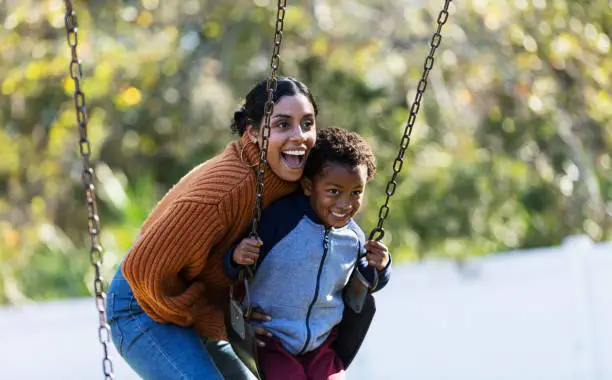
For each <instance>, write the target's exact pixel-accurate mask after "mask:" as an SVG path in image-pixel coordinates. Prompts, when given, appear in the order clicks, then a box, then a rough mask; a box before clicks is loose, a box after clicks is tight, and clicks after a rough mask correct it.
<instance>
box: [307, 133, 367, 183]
mask: <svg viewBox="0 0 612 380" xmlns="http://www.w3.org/2000/svg"><path fill="white" fill-rule="evenodd" d="M330 162H334V163H338V164H346V165H349V166H351V167H356V166H359V165H365V166H366V168H367V174H366V176H367V180H368V181H369V180H371V179H372V178H373V177H374V175H375V174H376V160H375V158H374V154H373V153H372V148H370V146H369V145H368V143H367V142H366V141H365V140H364V138H363V137H361V135H359V134H358V133H357V132H350V131H347V130H346V129H344V128H339V127H328V128H324V129H321V130H319V131H318V132H317V142H316V144H315V146H314V148H312V150H311V151H310V154H309V155H308V159H307V161H306V166H305V167H304V177H306V178H310V179H314V178H315V176H317V175H318V174H321V173H322V172H323V168H324V166H325V165H326V164H327V163H330Z"/></svg>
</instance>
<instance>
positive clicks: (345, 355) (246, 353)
mask: <svg viewBox="0 0 612 380" xmlns="http://www.w3.org/2000/svg"><path fill="white" fill-rule="evenodd" d="M451 1H452V0H445V2H444V7H443V8H442V10H441V11H440V13H439V15H438V19H437V23H438V28H437V30H436V31H435V33H434V34H433V37H432V39H431V42H430V50H429V54H428V55H427V57H426V59H425V63H424V65H423V72H422V75H421V79H420V80H419V83H418V85H417V92H416V95H415V98H414V100H413V103H412V106H411V107H410V114H409V117H408V121H407V123H406V126H405V128H404V134H403V136H402V139H401V141H400V147H399V150H398V154H397V157H396V158H395V161H394V162H393V173H392V175H391V179H390V180H389V182H388V183H387V187H386V189H385V194H386V197H385V202H384V203H383V205H382V206H381V207H380V209H379V212H378V224H377V226H376V227H375V228H374V229H373V230H372V231H371V232H370V236H369V240H381V239H382V238H383V237H384V235H385V230H384V228H383V224H384V221H385V219H386V218H387V216H388V215H389V212H390V207H389V201H390V199H391V197H392V196H393V194H394V193H395V189H396V187H397V176H398V174H399V173H400V171H401V169H402V166H403V164H404V161H403V158H404V154H405V153H406V149H407V148H408V145H409V144H410V139H411V137H410V136H411V134H412V128H413V126H414V122H415V121H416V116H417V114H418V112H419V108H420V106H421V100H422V98H423V94H424V92H425V89H426V87H427V79H428V77H429V72H430V71H431V69H432V68H433V64H434V55H435V52H436V50H437V48H438V47H439V46H440V42H441V41H442V34H441V32H442V27H443V26H444V24H445V23H446V21H447V20H448V15H449V13H448V8H449V6H450V3H451ZM286 3H287V2H286V0H284V1H283V0H279V1H278V8H277V17H276V31H275V34H274V51H273V53H272V60H271V65H270V66H271V75H270V79H269V80H268V83H267V88H266V90H267V92H268V101H267V103H266V105H265V114H264V125H263V127H262V128H263V130H262V136H263V138H262V147H261V151H260V156H259V163H258V166H257V183H256V186H255V192H256V195H255V206H254V208H253V221H252V224H251V233H250V237H252V238H258V233H257V231H258V225H259V218H260V216H261V211H262V210H261V199H262V198H263V192H264V184H263V178H264V171H265V164H266V163H267V161H266V157H267V147H268V137H269V136H270V116H271V115H272V111H273V108H274V102H273V100H272V99H273V95H274V91H276V71H277V69H278V64H279V62H280V58H279V53H280V43H281V41H282V32H283V31H282V29H283V22H284V16H285V7H286ZM254 265H255V264H253V265H251V266H249V267H245V268H243V269H242V270H241V271H240V274H239V279H238V281H237V283H242V288H243V292H244V296H245V303H246V305H245V307H243V306H242V305H241V303H240V301H239V299H238V298H237V297H236V296H235V294H234V286H232V287H231V288H230V301H229V310H228V312H227V313H226V327H227V330H228V338H229V340H230V343H231V344H232V347H233V348H234V351H235V352H236V354H237V355H238V357H240V359H241V360H242V361H243V362H244V364H245V365H246V366H247V367H248V368H249V369H250V370H251V372H252V373H253V374H254V375H255V376H256V377H257V378H258V379H262V378H263V376H262V374H261V373H260V371H259V368H258V366H257V346H256V340H255V333H254V331H253V328H252V327H251V326H250V325H249V324H248V323H247V322H246V320H247V319H248V318H249V316H250V314H251V312H252V307H251V304H250V297H249V281H251V280H252V279H253V276H254ZM374 273H375V274H376V272H374ZM377 282H378V279H377V278H376V277H375V279H374V281H373V282H372V284H368V283H367V281H366V280H365V279H364V278H363V277H362V275H361V274H360V272H359V271H358V270H356V268H355V269H354V270H353V273H352V275H351V277H350V279H349V283H348V285H347V286H346V288H345V290H344V301H345V308H344V314H343V317H342V321H341V322H340V324H339V325H338V327H337V334H338V335H337V338H336V340H335V341H334V343H333V344H332V347H333V349H334V350H335V351H336V354H337V355H338V357H339V358H340V360H342V362H343V363H344V366H345V368H348V367H349V365H350V364H351V362H352V361H353V359H354V358H355V356H356V355H357V352H358V351H359V348H360V347H361V343H362V342H363V340H364V338H365V336H366V334H367V332H368V330H369V328H370V324H371V323H372V320H373V318H374V314H375V313H376V303H375V301H374V296H373V295H372V290H373V289H375V288H376V285H377Z"/></svg>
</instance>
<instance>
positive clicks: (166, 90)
mask: <svg viewBox="0 0 612 380" xmlns="http://www.w3.org/2000/svg"><path fill="white" fill-rule="evenodd" d="M290 4H291V5H290V6H289V8H288V11H287V18H286V23H285V29H286V32H285V35H284V39H283V43H284V45H283V47H282V49H281V56H282V61H281V62H282V63H281V72H282V73H284V74H287V75H292V76H296V77H298V78H299V79H301V80H303V81H304V82H306V83H307V84H309V85H310V86H311V88H312V90H313V92H314V94H315V96H316V97H317V99H318V102H319V103H320V108H321V115H320V117H319V120H318V123H319V125H320V126H325V125H331V124H335V125H342V126H346V127H347V128H349V129H353V130H357V131H359V132H361V133H362V134H364V135H365V136H366V137H367V138H368V140H369V141H370V142H371V144H372V145H373V146H374V148H375V152H376V154H377V157H378V165H379V174H378V176H377V178H376V179H375V181H374V182H373V183H372V184H371V186H370V187H369V188H368V191H367V205H366V207H365V210H364V211H363V213H362V214H361V216H360V221H361V224H362V226H363V227H364V229H365V230H369V229H370V228H372V227H373V226H374V225H375V223H376V219H377V213H378V207H379V205H380V204H381V202H382V201H383V200H384V191H385V183H386V181H387V180H388V178H389V175H390V173H391V168H392V164H393V159H394V157H395V155H396V151H397V147H398V145H399V140H400V136H401V132H402V130H403V126H404V124H405V122H406V119H407V115H408V105H409V103H410V101H411V100H412V99H413V97H414V91H415V86H416V84H417V81H418V78H419V76H420V73H421V70H422V66H423V59H424V58H425V55H426V52H427V50H428V43H429V39H430V36H431V34H432V33H433V31H434V26H435V21H436V19H437V13H438V12H439V9H440V7H441V6H442V4H443V1H441V0H440V1H436V2H422V1H419V2H416V1H413V2H397V1H390V0H339V1H330V0H313V1H301V2H290ZM457 4H458V8H455V7H453V9H452V14H451V18H450V20H449V23H448V24H447V27H446V28H445V30H444V38H443V42H442V46H441V49H440V51H439V54H438V55H437V60H436V65H435V67H434V70H433V71H432V73H431V76H430V82H429V85H428V92H427V94H426V96H425V98H424V104H423V106H422V107H421V113H420V115H419V117H418V119H417V124H416V127H415V131H414V133H413V141H412V143H411V145H410V147H409V149H408V152H407V156H406V159H405V165H404V171H403V173H402V174H401V179H400V184H399V185H398V188H397V192H396V195H395V196H394V198H393V199H392V202H391V214H390V219H389V220H388V223H387V229H386V238H385V241H386V242H387V243H388V244H389V245H390V247H391V249H392V251H393V252H394V255H395V257H396V260H397V259H407V260H414V259H418V258H420V257H423V256H425V255H428V256H438V257H450V258H455V259H461V258H464V257H467V256H472V255H482V254H486V253H491V252H499V251H504V250H513V249H519V248H527V247H535V246H546V245H554V244H558V243H559V242H560V240H561V239H563V238H564V237H565V236H567V235H570V234H577V233H586V234H588V235H589V236H591V237H592V238H593V239H595V240H601V239H610V237H611V236H612V216H611V215H612V202H611V199H612V170H611V166H612V162H611V161H612V158H611V152H612V83H611V82H612V78H611V77H612V76H611V72H612V54H611V53H610V36H611V34H612V10H611V9H610V4H609V2H608V1H606V0H592V1H588V2H587V1H584V0H580V1H579V0H575V1H570V0H495V1H493V0H469V1H464V2H460V3H459V2H458V3H457ZM275 6H276V2H274V1H272V0H254V1H247V0H235V1H231V2H228V1H221V0H208V1H205V0H183V1H177V0H165V1H160V0H141V1H137V0H123V1H112V2H103V1H94V0H91V1H76V3H75V9H76V10H77V14H78V17H79V25H80V27H81V28H80V29H79V49H80V54H81V57H82V60H83V68H84V74H85V81H84V91H85V93H86V99H87V109H88V113H89V133H90V137H91V140H92V143H93V145H92V151H93V153H94V156H95V159H96V175H97V180H98V186H97V194H98V198H99V209H100V213H101V221H102V230H103V235H102V242H103V244H104V246H105V250H106V255H105V267H106V271H107V276H108V275H110V274H111V273H112V270H113V269H114V268H115V267H116V265H117V264H118V263H119V261H120V260H121V258H122V257H123V255H124V253H125V252H126V250H127V249H128V248H129V246H130V244H131V243H132V241H133V239H134V238H135V237H136V235H137V234H138V228H139V226H140V224H141V223H142V221H143V220H144V219H145V218H146V216H147V214H148V212H149V211H150V210H151V208H152V207H153V206H154V205H155V203H156V202H157V200H158V199H159V198H160V197H161V196H162V195H163V194H164V192H165V191H166V190H167V189H168V188H169V187H170V186H172V184H173V183H175V182H176V181H177V180H178V179H179V178H180V177H181V176H182V175H183V174H185V173H186V172H187V171H188V170H189V169H190V168H191V167H193V166H194V165H196V164H197V163H199V162H201V161H203V160H205V159H207V158H209V157H211V156H213V155H214V154H216V153H218V152H220V151H221V149H222V148H223V147H224V145H225V144H226V143H227V142H228V141H229V140H230V139H231V138H233V137H232V136H231V134H230V129H229V123H230V117H231V115H232V111H233V110H234V109H235V108H236V107H238V106H239V104H240V102H241V98H240V97H241V96H243V95H244V94H245V93H246V91H247V90H248V89H249V88H250V87H251V86H252V85H253V84H254V83H255V82H256V81H258V80H259V79H261V78H262V77H263V76H264V75H266V74H267V72H268V65H269V55H270V52H271V39H272V34H273V29H272V28H273V22H274V14H275V10H274V7H275ZM381 20H384V21H381ZM0 22H1V23H2V26H3V27H2V28H1V29H0V73H2V75H0V86H1V88H0V91H2V97H0V125H2V128H1V129H0V146H1V147H2V148H1V150H0V158H1V159H0V303H16V302H20V301H23V300H27V299H48V298H59V297H71V296H77V295H83V294H86V293H87V292H88V291H90V290H91V289H90V288H91V285H90V284H91V282H92V281H91V276H92V270H91V268H90V264H89V257H88V236H87V232H86V231H87V228H86V208H85V204H84V195H83V191H82V185H81V183H80V170H81V162H80V157H79V155H78V145H77V136H78V133H77V130H76V127H75V113H74V107H73V104H72V91H73V85H72V82H71V80H70V78H69V75H68V62H69V50H68V47H67V44H66V36H65V31H64V9H63V3H62V2H61V1H58V0H53V1H49V0H0Z"/></svg>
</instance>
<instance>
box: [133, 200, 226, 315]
mask: <svg viewBox="0 0 612 380" xmlns="http://www.w3.org/2000/svg"><path fill="white" fill-rule="evenodd" d="M221 220H222V219H221V218H219V215H218V208H217V206H216V205H214V204H206V203H199V202H194V201H179V202H175V203H174V204H173V205H172V206H171V207H170V208H169V209H168V210H166V211H165V212H164V213H163V215H161V216H160V217H159V218H158V219H157V220H156V221H155V222H153V223H152V224H151V225H150V226H148V228H147V229H146V230H145V231H143V233H142V234H141V236H140V237H139V239H138V240H137V241H136V243H135V244H134V246H133V247H132V248H131V249H130V252H129V253H128V255H127V256H126V258H125V260H124V262H123V264H122V268H123V274H124V276H125V278H126V279H127V280H128V282H129V283H130V286H131V287H132V289H133V291H134V296H135V297H136V299H137V300H138V303H139V304H140V306H141V307H142V308H143V309H144V310H145V311H146V312H147V314H149V315H150V316H151V317H152V318H153V319H155V320H157V321H159V322H170V323H174V324H177V325H181V326H188V325H191V324H192V323H193V315H194V309H195V308H197V307H202V306H203V305H202V304H203V303H205V300H204V290H205V289H204V284H203V283H202V282H199V281H193V282H191V283H189V282H187V280H186V277H187V278H194V277H195V275H196V274H199V273H200V272H201V271H202V269H203V268H204V266H205V265H206V262H207V259H208V255H209V252H210V250H211V249H212V247H213V246H214V245H215V244H216V243H217V241H218V240H219V239H220V238H221V237H222V236H223V235H224V234H225V229H226V227H225V226H224V225H223V224H222V222H221ZM219 276H220V279H219V281H220V282H222V281H226V279H225V275H224V274H223V272H221V273H219ZM211 280H212V281H214V279H211Z"/></svg>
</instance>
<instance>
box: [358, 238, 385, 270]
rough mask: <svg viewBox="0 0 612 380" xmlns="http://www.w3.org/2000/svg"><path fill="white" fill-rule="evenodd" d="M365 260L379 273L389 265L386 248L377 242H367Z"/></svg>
mask: <svg viewBox="0 0 612 380" xmlns="http://www.w3.org/2000/svg"><path fill="white" fill-rule="evenodd" d="M364 248H365V249H366V251H367V253H366V259H367V260H368V265H370V266H372V267H376V270H378V271H381V270H383V269H385V268H386V267H387V264H389V250H388V249H387V246H386V245H384V244H383V243H381V242H379V241H377V240H368V241H367V242H366V243H365V246H364Z"/></svg>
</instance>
